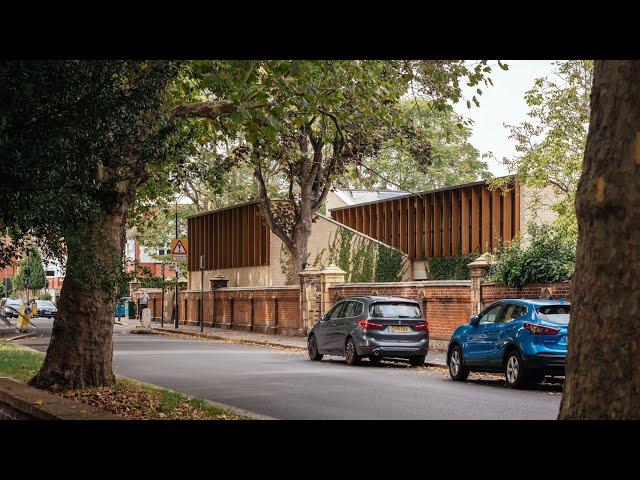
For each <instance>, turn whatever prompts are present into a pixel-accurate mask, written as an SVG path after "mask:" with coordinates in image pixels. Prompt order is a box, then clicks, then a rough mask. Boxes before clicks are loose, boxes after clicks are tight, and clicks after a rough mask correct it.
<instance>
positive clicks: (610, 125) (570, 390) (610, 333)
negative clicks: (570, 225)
mask: <svg viewBox="0 0 640 480" xmlns="http://www.w3.org/2000/svg"><path fill="white" fill-rule="evenodd" d="M576 210H577V216H578V227H579V236H578V247H577V259H576V271H575V275H574V277H573V278H574V280H573V298H572V301H573V302H572V303H573V307H572V310H573V311H572V313H571V319H572V320H571V324H570V327H569V353H568V359H567V378H566V383H565V387H564V395H563V398H562V404H561V406H560V414H559V418H560V419H639V418H640V61H596V63H595V69H594V81H593V90H592V93H591V120H590V125H589V136H588V139H587V147H586V152H585V159H584V165H583V168H582V176H581V178H580V183H579V186H578V191H577V194H576Z"/></svg>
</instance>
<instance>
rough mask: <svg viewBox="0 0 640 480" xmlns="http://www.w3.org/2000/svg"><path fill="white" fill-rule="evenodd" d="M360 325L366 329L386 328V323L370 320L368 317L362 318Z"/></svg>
mask: <svg viewBox="0 0 640 480" xmlns="http://www.w3.org/2000/svg"><path fill="white" fill-rule="evenodd" d="M358 325H360V327H362V328H363V329H364V330H382V329H383V328H384V325H382V324H380V323H373V322H370V321H369V320H367V319H364V320H360V321H359V322H358Z"/></svg>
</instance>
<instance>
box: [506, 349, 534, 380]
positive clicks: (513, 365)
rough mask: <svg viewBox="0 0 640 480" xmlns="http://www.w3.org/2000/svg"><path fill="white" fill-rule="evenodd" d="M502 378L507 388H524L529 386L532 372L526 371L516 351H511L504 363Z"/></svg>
mask: <svg viewBox="0 0 640 480" xmlns="http://www.w3.org/2000/svg"><path fill="white" fill-rule="evenodd" d="M504 378H505V381H506V383H507V387H509V388H526V387H528V386H529V385H531V382H532V380H535V378H532V372H530V371H527V370H526V369H525V367H524V363H523V362H522V356H521V355H520V352H518V351H517V350H512V351H511V352H509V354H508V355H507V358H506V360H505V362H504Z"/></svg>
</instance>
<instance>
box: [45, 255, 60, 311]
mask: <svg viewBox="0 0 640 480" xmlns="http://www.w3.org/2000/svg"><path fill="white" fill-rule="evenodd" d="M44 267H45V268H44V276H45V279H46V282H47V283H46V286H45V292H46V293H48V294H49V295H51V300H52V301H53V302H54V303H57V302H58V297H59V296H60V290H62V284H63V283H64V269H63V268H62V265H60V262H57V261H55V260H45V265H44Z"/></svg>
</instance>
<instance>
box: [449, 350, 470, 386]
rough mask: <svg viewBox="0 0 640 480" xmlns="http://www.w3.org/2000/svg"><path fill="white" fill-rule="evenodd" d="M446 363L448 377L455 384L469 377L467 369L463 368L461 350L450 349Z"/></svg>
mask: <svg viewBox="0 0 640 480" xmlns="http://www.w3.org/2000/svg"><path fill="white" fill-rule="evenodd" d="M447 363H448V364H449V375H450V376H451V380H453V381H455V382H464V381H465V380H466V379H467V378H468V377H469V368H468V367H465V365H464V362H463V358H462V349H461V348H460V347H459V346H457V345H456V346H455V347H453V348H452V349H451V353H450V354H449V358H448V361H447Z"/></svg>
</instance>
